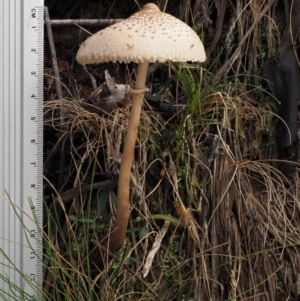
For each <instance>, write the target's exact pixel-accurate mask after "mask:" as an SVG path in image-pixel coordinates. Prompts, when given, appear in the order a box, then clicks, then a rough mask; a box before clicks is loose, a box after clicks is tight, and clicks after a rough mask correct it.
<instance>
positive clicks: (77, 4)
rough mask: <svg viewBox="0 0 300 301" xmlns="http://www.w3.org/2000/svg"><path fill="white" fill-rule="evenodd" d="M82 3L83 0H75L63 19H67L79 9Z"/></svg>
mask: <svg viewBox="0 0 300 301" xmlns="http://www.w3.org/2000/svg"><path fill="white" fill-rule="evenodd" d="M83 1H84V0H77V1H76V2H75V3H73V4H72V7H71V9H70V10H69V11H68V12H67V13H66V14H65V15H64V18H65V19H69V18H70V17H71V16H72V15H73V14H74V13H75V12H76V11H77V10H78V9H79V7H80V6H81V4H82V2H83Z"/></svg>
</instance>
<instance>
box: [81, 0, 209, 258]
mask: <svg viewBox="0 0 300 301" xmlns="http://www.w3.org/2000/svg"><path fill="white" fill-rule="evenodd" d="M205 59H206V55H205V51H204V47H203V44H202V42H201V40H200V39H199V37H198V35H197V34H196V33H195V32H194V31H193V30H192V29H191V28H190V27H189V26H188V25H187V24H185V23H184V22H182V21H180V20H179V19H176V18H175V17H173V16H171V15H169V14H167V13H163V12H161V11H160V10H159V8H158V7H157V6H156V5H155V4H153V3H148V4H146V5H144V6H143V8H142V9H141V10H140V11H139V12H137V13H135V14H133V15H132V16H131V17H129V18H128V19H125V20H123V21H121V22H119V23H116V24H113V25H111V26H109V27H107V28H105V29H103V30H101V31H99V32H97V33H96V34H94V35H92V36H91V37H89V38H88V39H87V40H86V41H84V42H83V43H82V44H81V45H80V49H79V50H78V53H77V56H76V60H77V62H78V63H79V64H81V65H86V64H95V63H101V62H116V61H118V62H124V63H130V62H134V63H138V70H137V75H136V83H135V86H134V88H131V90H130V92H131V94H132V107H131V113H130V120H129V124H128V130H127V133H126V137H125V142H124V150H123V155H122V160H121V165H120V171H119V179H118V194H117V197H118V200H117V211H116V221H115V225H114V227H113V231H112V233H111V236H110V239H109V250H110V251H111V252H115V251H117V250H118V249H119V248H120V247H121V246H122V244H123V242H124V239H125V235H126V230H127V226H128V219H129V205H130V201H129V194H130V192H129V190H130V172H131V165H132V162H133V156H134V148H135V142H136V138H137V132H138V126H139V122H140V115H141V108H142V104H143V98H144V92H145V91H147V90H148V89H147V88H145V84H146V75H147V70H148V67H149V63H152V62H166V61H174V62H186V61H192V62H196V61H198V62H203V61H205Z"/></svg>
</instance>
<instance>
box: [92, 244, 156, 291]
mask: <svg viewBox="0 0 300 301" xmlns="http://www.w3.org/2000/svg"><path fill="white" fill-rule="evenodd" d="M91 242H92V243H93V244H95V245H96V246H98V247H99V248H100V249H101V250H102V251H104V252H106V253H107V254H108V255H109V256H110V257H112V258H113V259H115V260H118V257H117V256H116V255H115V254H114V253H112V252H110V251H109V250H108V249H107V248H106V247H104V246H102V245H101V244H100V243H99V242H98V241H97V240H96V239H93V238H92V239H91ZM123 266H124V268H125V269H126V270H127V271H128V272H129V273H130V274H131V275H133V276H134V277H135V278H136V279H138V280H139V281H140V282H141V283H142V284H143V285H144V286H145V287H146V288H147V289H148V290H149V291H150V292H151V293H152V294H154V296H155V297H158V294H157V293H156V292H155V291H154V290H153V289H152V288H151V287H150V286H149V285H148V284H147V283H146V282H145V281H144V280H143V279H142V278H141V277H140V276H138V275H137V273H136V272H135V271H133V270H132V269H131V268H130V267H129V266H127V265H126V264H123Z"/></svg>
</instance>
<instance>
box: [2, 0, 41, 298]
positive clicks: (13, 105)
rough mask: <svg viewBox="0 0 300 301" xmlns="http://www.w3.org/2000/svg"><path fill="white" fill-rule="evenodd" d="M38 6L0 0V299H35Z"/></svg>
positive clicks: (37, 0)
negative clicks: (15, 209)
mask: <svg viewBox="0 0 300 301" xmlns="http://www.w3.org/2000/svg"><path fill="white" fill-rule="evenodd" d="M43 5H44V3H43V0H1V1H0V300H9V301H10V300H17V301H20V300H30V301H32V300H41V286H42V280H43V279H42V261H41V259H42V257H41V256H42V235H41V233H40V231H39V230H38V226H37V224H39V225H41V226H42V216H43V190H42V188H43V178H42V172H43V105H42V103H43V42H44V38H43V35H44V21H43V19H44V7H43ZM6 192H7V193H6ZM9 199H10V200H11V202H12V203H13V204H14V205H15V206H16V207H14V206H13V205H12V204H11V203H10V202H9V201H8V200H9ZM29 200H31V203H30V202H29ZM14 208H19V209H17V211H14ZM18 215H19V216H18ZM34 216H35V219H36V221H37V223H36V222H34V221H33V219H34ZM22 223H24V225H23V224H22Z"/></svg>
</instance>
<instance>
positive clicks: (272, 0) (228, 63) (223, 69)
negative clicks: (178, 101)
mask: <svg viewBox="0 0 300 301" xmlns="http://www.w3.org/2000/svg"><path fill="white" fill-rule="evenodd" d="M275 1H276V0H270V1H269V3H268V4H267V5H266V6H265V7H264V9H263V10H262V11H261V12H260V13H259V14H258V15H257V17H256V18H255V20H254V22H253V24H252V25H251V27H250V28H249V30H248V31H247V32H246V34H245V35H244V36H243V38H242V39H241V41H240V43H239V45H238V46H237V47H236V49H235V51H234V53H233V54H232V56H231V57H230V59H229V60H228V61H226V62H225V63H224V64H223V66H222V67H221V68H219V70H218V71H217V72H216V75H215V77H214V80H213V82H214V83H215V82H217V81H218V80H219V79H220V78H221V77H222V75H223V74H224V72H226V71H227V70H228V69H229V68H230V66H231V65H232V64H233V63H234V62H235V61H236V59H237V58H238V56H239V54H240V50H241V48H242V46H243V45H244V43H245V42H246V40H247V39H248V37H249V36H250V35H251V33H252V31H253V29H254V28H255V26H256V25H257V24H258V23H259V21H260V20H261V19H262V17H264V16H265V14H266V12H267V11H268V10H269V9H270V7H271V6H272V5H273V4H274V3H275Z"/></svg>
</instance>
